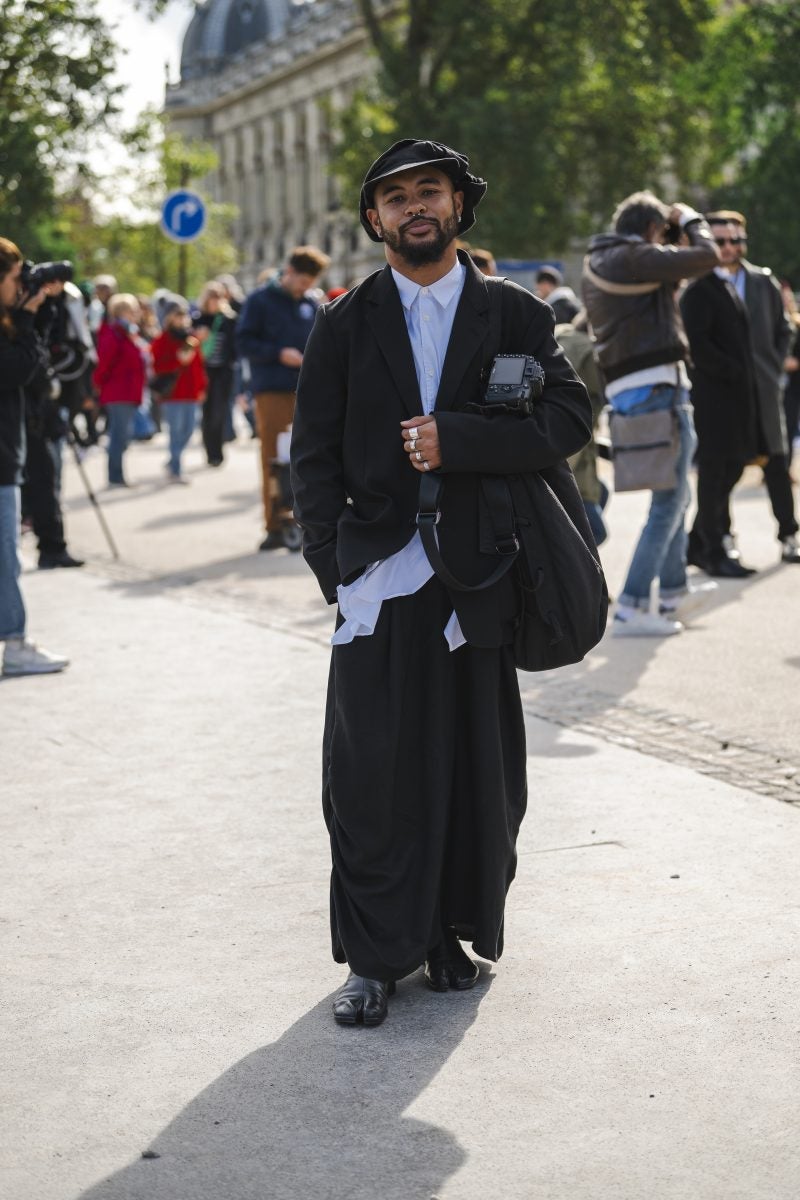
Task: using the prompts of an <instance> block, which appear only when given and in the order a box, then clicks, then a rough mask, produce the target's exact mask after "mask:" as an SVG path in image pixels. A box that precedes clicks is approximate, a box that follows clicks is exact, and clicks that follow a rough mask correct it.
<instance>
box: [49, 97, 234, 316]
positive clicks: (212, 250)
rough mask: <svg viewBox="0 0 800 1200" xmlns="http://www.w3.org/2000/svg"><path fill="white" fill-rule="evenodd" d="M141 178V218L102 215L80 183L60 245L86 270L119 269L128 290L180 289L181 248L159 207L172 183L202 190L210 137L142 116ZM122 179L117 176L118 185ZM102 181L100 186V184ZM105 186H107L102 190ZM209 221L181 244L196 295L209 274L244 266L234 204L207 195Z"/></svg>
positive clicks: (131, 136)
mask: <svg viewBox="0 0 800 1200" xmlns="http://www.w3.org/2000/svg"><path fill="white" fill-rule="evenodd" d="M126 141H127V143H128V149H129V152H130V154H131V165H130V168H129V173H130V176H131V178H132V179H133V180H135V186H134V188H133V189H132V192H131V201H132V205H133V208H134V210H135V212H136V215H135V216H131V215H126V216H120V215H115V216H110V217H109V216H103V215H102V214H99V213H98V212H97V211H96V207H95V206H94V204H93V203H92V190H90V189H88V188H87V187H86V186H84V185H83V184H82V183H81V182H80V181H76V186H74V187H73V188H72V189H71V190H70V191H69V192H68V193H67V194H66V195H65V196H63V198H62V200H61V202H60V204H59V219H58V224H57V233H58V236H59V239H60V243H59V244H60V246H61V248H62V249H65V250H66V251H67V252H68V253H69V255H70V256H71V257H73V258H74V260H75V262H76V265H77V267H78V270H79V272H80V274H81V276H84V277H89V276H92V275H94V274H97V273H98V272H110V273H111V274H113V275H114V276H115V277H116V279H117V281H118V283H119V286H120V289H121V290H122V291H128V292H143V293H147V294H151V293H152V292H153V291H155V289H156V288H159V287H168V288H171V289H172V290H178V289H179V287H180V282H181V280H180V276H181V263H180V258H181V248H180V247H179V246H177V245H176V244H175V243H174V242H171V241H169V239H168V238H166V237H165V236H164V234H163V233H162V232H161V228H160V225H159V206H160V204H161V202H162V200H163V199H164V197H165V196H166V194H167V192H169V191H171V190H172V189H173V188H177V187H186V186H191V187H192V188H194V189H195V190H199V191H201V192H202V182H201V181H202V179H203V178H204V177H205V176H206V175H208V174H209V172H211V171H213V170H214V168H215V167H216V164H217V156H216V154H215V152H214V150H213V148H212V147H211V146H209V145H208V144H207V143H205V142H199V141H187V140H185V139H183V138H182V137H180V136H179V135H178V134H176V133H174V132H171V131H169V130H165V128H164V123H163V121H162V119H161V118H160V117H159V115H158V114H157V113H155V112H152V111H146V112H145V113H143V114H142V116H141V118H140V119H139V121H138V123H137V125H136V127H135V128H134V129H133V130H132V131H130V132H129V133H128V134H127V135H126ZM121 184H124V181H121V180H120V179H119V178H118V177H117V178H116V179H115V186H117V187H120V185H121ZM96 187H97V185H96V184H95V189H93V190H96ZM101 190H102V188H101ZM206 208H207V214H208V215H207V223H206V228H205V230H204V231H203V233H202V234H201V235H200V237H199V238H198V239H197V240H196V241H195V242H192V243H191V244H189V245H187V246H185V247H184V248H183V254H184V257H185V264H186V291H187V292H188V294H189V295H190V296H193V295H196V294H197V293H198V292H199V290H200V288H201V286H202V284H203V283H204V282H205V281H206V280H207V279H213V278H214V276H216V275H218V274H220V273H221V272H223V271H231V270H234V269H235V268H236V267H237V266H238V261H237V254H236V249H235V247H234V245H233V242H232V241H231V236H230V228H231V222H232V220H233V218H234V217H235V215H236V210H235V208H234V207H233V206H232V205H225V204H215V203H213V202H211V201H209V200H208V199H206Z"/></svg>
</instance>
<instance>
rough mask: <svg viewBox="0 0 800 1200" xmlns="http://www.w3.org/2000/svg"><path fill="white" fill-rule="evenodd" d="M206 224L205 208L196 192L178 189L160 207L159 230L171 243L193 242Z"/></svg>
mask: <svg viewBox="0 0 800 1200" xmlns="http://www.w3.org/2000/svg"><path fill="white" fill-rule="evenodd" d="M205 224H206V206H205V204H204V203H203V200H202V198H201V197H200V196H198V194H197V192H188V191H187V190H186V189H185V188H178V189H176V191H174V192H170V193H169V195H168V196H167V198H166V200H165V201H164V203H163V204H162V206H161V229H162V232H163V233H165V234H166V235H167V237H168V238H171V239H172V241H173V242H193V241H194V239H195V238H197V237H199V236H200V234H201V233H202V232H203V229H204V228H205Z"/></svg>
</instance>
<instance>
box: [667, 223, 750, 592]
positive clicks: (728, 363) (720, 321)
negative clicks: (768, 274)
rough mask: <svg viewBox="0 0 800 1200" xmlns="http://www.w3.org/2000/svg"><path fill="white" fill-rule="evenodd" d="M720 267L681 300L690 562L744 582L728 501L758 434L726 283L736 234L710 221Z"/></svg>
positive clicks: (745, 339)
mask: <svg viewBox="0 0 800 1200" xmlns="http://www.w3.org/2000/svg"><path fill="white" fill-rule="evenodd" d="M709 224H710V225H711V229H712V232H713V234H714V240H715V241H716V243H717V246H718V247H719V252H720V257H721V259H722V265H721V267H720V268H719V269H718V270H714V271H711V272H710V273H709V274H708V275H703V276H701V278H699V279H695V280H693V281H692V282H691V283H690V284H689V286H688V287H687V288H686V291H685V292H684V293H683V296H682V297H681V314H682V316H683V323H684V326H685V328H686V333H687V335H688V337H689V345H690V347H691V353H692V369H691V375H692V404H693V406H694V423H695V429H696V430H697V443H698V445H697V516H696V517H695V519H694V525H693V526H692V529H691V532H690V534H689V550H688V561H689V562H690V563H692V564H693V565H694V566H698V567H702V568H703V569H704V570H705V571H706V572H707V573H708V574H709V575H714V576H718V577H721V578H727V579H742V578H745V577H746V576H748V575H751V574H752V573H753V571H752V568H751V567H746V566H744V564H743V563H742V562H741V561H740V560H739V558H738V557H735V556H734V555H733V554H731V553H730V551H729V549H728V547H727V546H726V534H727V533H728V530H729V516H728V512H729V503H730V495H731V492H732V491H733V489H734V487H735V485H736V483H737V482H738V480H739V478H740V476H741V474H742V471H743V470H744V468H745V464H746V463H747V462H749V461H750V460H751V459H753V458H755V457H756V456H757V455H758V449H759V442H760V433H759V422H758V393H757V390H756V378H755V369H754V366H753V351H752V347H751V345H750V323H749V321H748V318H747V309H746V308H745V305H744V301H743V300H742V299H741V298H740V296H739V294H738V292H737V291H736V288H735V287H734V285H733V283H732V282H731V278H730V275H729V273H728V270H727V268H728V266H729V265H732V264H733V265H735V264H736V262H737V257H738V255H737V247H738V245H739V233H738V229H737V227H736V226H735V225H733V224H732V223H731V222H729V221H721V220H716V221H712V220H709Z"/></svg>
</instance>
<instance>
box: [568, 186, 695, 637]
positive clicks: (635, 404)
mask: <svg viewBox="0 0 800 1200" xmlns="http://www.w3.org/2000/svg"><path fill="white" fill-rule="evenodd" d="M612 219H613V224H614V232H613V233H607V234H601V235H599V236H598V237H595V238H593V239H592V241H591V243H590V245H589V253H588V255H587V257H586V259H585V260H584V271H583V298H584V302H585V304H586V309H587V312H588V314H589V321H590V323H591V326H592V330H593V333H594V336H595V339H596V352H597V359H598V363H599V365H600V369H601V371H602V373H603V377H604V379H605V381H606V389H605V392H606V399H607V400H608V402H609V403H610V405H611V407H612V410H613V415H612V419H611V421H612V442H613V443H614V457H615V485H616V488H617V491H621V490H623V489H622V487H621V483H622V480H621V478H619V477H618V476H617V470H618V469H619V470H621V469H622V466H623V464H638V465H631V466H628V467H627V470H628V479H627V481H626V484H627V490H636V489H639V490H652V501H651V504H650V512H649V514H648V517H647V521H646V523H645V526H644V529H643V530H642V532H641V534H640V536H639V541H638V544H637V546H636V549H635V551H634V554H633V558H632V560H631V564H630V567H629V569H628V575H627V578H626V580H625V586H624V587H623V589H622V594H621V595H620V597H619V600H618V603H617V607H616V612H615V614H614V621H613V624H612V632H613V634H614V636H616V637H665V636H669V635H670V634H676V633H681V632H682V630H683V624H682V619H684V618H687V617H688V616H689V615H690V613H692V612H693V611H697V609H699V608H700V607H701V606H702V605H703V604H704V603H705V602H706V600H707V599H708V598H709V596H710V594H711V592H712V591H713V589H714V588H715V585H714V584H699V585H693V586H690V585H689V584H688V582H687V576H686V544H687V535H686V530H685V528H684V518H685V515H686V510H687V508H688V507H689V501H690V499H691V489H690V486H689V468H690V466H691V462H692V457H693V455H694V452H695V449H696V446H697V439H696V436H695V431H694V422H693V419H692V406H691V400H690V393H689V389H690V384H689V378H688V375H687V371H686V364H685V360H686V357H687V351H688V343H687V340H686V335H685V333H684V330H683V323H682V321H681V317H680V312H679V310H678V306H677V289H678V285H679V284H680V282H681V280H683V279H687V278H694V277H695V276H698V275H704V274H706V272H707V271H711V270H712V269H713V268H714V267H715V266H716V265H717V263H718V262H719V252H718V250H717V247H716V245H715V244H714V239H713V238H712V236H711V230H710V229H709V227H708V225H707V224H706V222H705V221H704V219H703V217H702V215H701V214H700V213H698V212H695V211H694V209H693V208H690V207H689V206H688V205H687V204H674V205H672V206H671V207H667V205H665V204H662V202H661V201H660V200H659V199H658V197H657V196H654V195H653V194H652V192H636V193H635V194H634V195H632V196H628V197H627V199H625V200H623V201H622V203H621V204H620V205H619V207H618V208H617V210H616V212H615V213H614V216H613V218H612ZM683 238H685V239H686V240H687V241H688V243H689V244H688V245H686V246H681V245H678V244H677V243H678V242H680V241H681V240H682V239H683ZM654 447H656V448H659V451H660V455H661V456H660V457H659V458H658V459H657V460H656V462H655V466H656V467H657V468H658V470H657V471H656V470H654V469H653V467H654V461H653V459H654V456H653V449H654ZM659 473H660V475H659ZM655 580H658V581H659V585H660V599H659V605H658V611H651V607H650V606H651V596H650V593H651V589H652V585H653V583H654V581H655Z"/></svg>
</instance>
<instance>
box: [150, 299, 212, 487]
mask: <svg viewBox="0 0 800 1200" xmlns="http://www.w3.org/2000/svg"><path fill="white" fill-rule="evenodd" d="M191 329H192V327H191V321H190V318H189V305H188V304H187V303H186V301H185V300H183V299H175V300H173V301H172V302H171V303H170V304H168V305H167V307H166V309H165V310H164V317H163V330H162V332H161V333H160V334H159V335H158V337H157V338H156V339H155V340H154V341H153V342H152V344H151V346H150V353H151V354H152V356H153V371H154V373H155V380H154V383H153V386H154V388H155V390H156V391H157V392H158V394H159V396H160V398H161V412H162V413H163V415H164V416H165V417H166V419H167V424H168V425H169V462H168V464H167V470H168V472H169V478H170V482H171V483H188V482H189V481H188V479H184V477H183V475H182V473H181V454H182V453H183V450H184V448H185V447H186V445H187V444H188V442H189V439H190V438H191V436H192V434H193V433H194V430H195V425H196V424H197V405H198V403H200V404H202V403H203V401H204V400H205V398H206V390H207V388H208V377H207V375H206V370H205V367H204V366H203V356H202V354H201V353H200V342H199V340H198V339H197V338H196V337H194V336H193V335H192V331H191Z"/></svg>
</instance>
